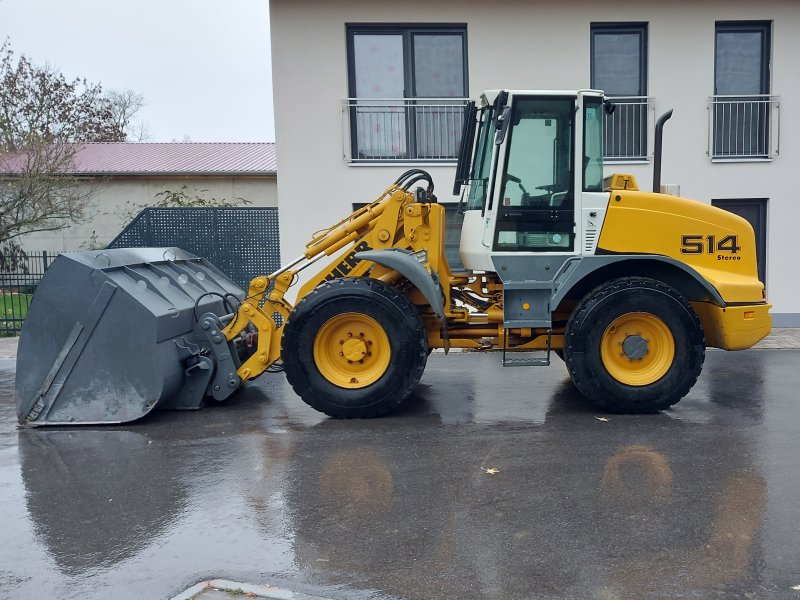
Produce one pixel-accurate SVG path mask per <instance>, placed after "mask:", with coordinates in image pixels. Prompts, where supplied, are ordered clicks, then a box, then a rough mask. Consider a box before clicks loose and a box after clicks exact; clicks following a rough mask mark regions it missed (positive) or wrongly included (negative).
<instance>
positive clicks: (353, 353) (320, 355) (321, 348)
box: [314, 313, 392, 389]
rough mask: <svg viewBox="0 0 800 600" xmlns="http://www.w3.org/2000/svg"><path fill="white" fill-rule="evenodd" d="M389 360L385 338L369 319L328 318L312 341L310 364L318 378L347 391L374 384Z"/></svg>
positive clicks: (350, 316) (345, 315)
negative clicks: (312, 348)
mask: <svg viewBox="0 0 800 600" xmlns="http://www.w3.org/2000/svg"><path fill="white" fill-rule="evenodd" d="M391 358H392V349H391V346H390V345H389V336H387V335H386V331H384V329H383V327H381V325H380V324H379V323H378V322H377V321H376V320H375V319H373V318H372V317H369V316H367V315H364V314H361V313H342V314H339V315H336V316H335V317H331V318H330V319H328V320H327V321H326V322H325V324H324V325H323V326H322V327H321V328H320V330H319V332H318V333H317V337H316V338H315V339H314V362H315V363H316V365H317V369H319V372H320V373H321V374H322V376H323V377H324V378H325V379H327V380H328V381H330V382H331V383H332V384H334V385H338V386H339V387H343V388H348V389H359V388H363V387H367V386H368V385H371V384H373V383H375V382H376V381H378V379H380V378H381V377H382V376H383V374H384V373H385V372H386V369H387V368H388V367H389V361H390V360H391Z"/></svg>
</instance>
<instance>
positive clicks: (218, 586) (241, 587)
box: [170, 579, 332, 600]
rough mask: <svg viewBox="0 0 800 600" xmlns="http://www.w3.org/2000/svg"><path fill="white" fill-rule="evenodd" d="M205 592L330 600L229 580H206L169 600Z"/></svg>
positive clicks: (284, 599) (190, 598) (186, 599)
mask: <svg viewBox="0 0 800 600" xmlns="http://www.w3.org/2000/svg"><path fill="white" fill-rule="evenodd" d="M206 591H215V592H227V593H230V594H236V595H237V596H244V597H249V598H270V599H272V600H332V599H331V598H323V597H322V596H310V595H309V594H303V593H301V592H292V591H290V590H284V589H281V588H277V587H273V586H271V585H268V584H261V585H256V584H253V583H244V582H241V581H232V580H230V579H208V580H206V581H201V582H200V583H197V584H195V585H193V586H192V587H190V588H188V589H186V590H184V591H183V592H181V593H180V594H178V595H177V596H173V597H172V598H170V600H193V599H194V598H198V597H199V596H200V595H201V594H203V593H204V592H206Z"/></svg>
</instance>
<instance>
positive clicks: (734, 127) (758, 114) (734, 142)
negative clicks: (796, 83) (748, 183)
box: [708, 94, 780, 159]
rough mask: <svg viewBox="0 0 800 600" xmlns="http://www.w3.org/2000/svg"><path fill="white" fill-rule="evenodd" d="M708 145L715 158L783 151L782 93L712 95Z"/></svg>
mask: <svg viewBox="0 0 800 600" xmlns="http://www.w3.org/2000/svg"><path fill="white" fill-rule="evenodd" d="M708 109H709V119H708V145H709V155H710V156H711V158H712V159H767V158H772V157H773V156H777V154H778V152H779V151H780V96H775V95H770V94H759V95H750V96H711V97H710V98H709V99H708Z"/></svg>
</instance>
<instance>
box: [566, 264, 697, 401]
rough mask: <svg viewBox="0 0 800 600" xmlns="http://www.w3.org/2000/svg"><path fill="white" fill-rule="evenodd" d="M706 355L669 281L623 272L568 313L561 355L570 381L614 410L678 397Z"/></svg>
mask: <svg viewBox="0 0 800 600" xmlns="http://www.w3.org/2000/svg"><path fill="white" fill-rule="evenodd" d="M704 359H705V343H704V339H703V330H702V326H701V324H700V320H699V318H698V317H697V314H696V313H695V312H694V309H692V307H691V306H690V305H689V303H688V301H687V300H686V298H685V297H684V296H683V295H682V294H681V293H680V292H678V291H677V290H676V289H674V288H672V287H670V286H668V285H665V284H663V283H661V282H659V281H656V280H653V279H647V278H643V277H626V278H622V279H617V280H614V281H611V282H609V283H607V284H605V285H603V286H601V287H599V288H597V289H595V290H594V291H592V292H590V293H589V295H588V296H587V297H586V298H584V300H583V301H582V302H581V303H580V304H579V305H578V307H577V308H576V309H575V311H574V312H573V313H572V315H571V316H570V319H569V322H568V323H567V330H566V336H565V342H564V362H566V364H567V368H568V370H569V373H570V377H571V378H572V381H573V383H574V384H575V386H576V387H577V388H578V390H580V392H581V393H582V394H583V395H584V396H586V397H587V398H588V399H589V400H591V401H592V402H594V403H595V404H597V405H598V406H600V407H602V408H604V409H606V410H608V411H610V412H616V413H653V412H657V411H659V410H663V409H665V408H668V407H670V406H672V405H673V404H675V403H677V402H678V401H680V399H681V398H683V397H684V396H685V395H686V394H687V393H688V392H689V390H690V389H691V388H692V386H693V385H694V384H695V382H696V381H697V378H698V376H699V375H700V371H701V369H702V367H703V361H704Z"/></svg>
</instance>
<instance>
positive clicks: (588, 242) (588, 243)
mask: <svg viewBox="0 0 800 600" xmlns="http://www.w3.org/2000/svg"><path fill="white" fill-rule="evenodd" d="M596 242H597V229H587V230H586V233H585V235H584V238H583V252H584V254H591V253H592V252H594V245H595V243H596Z"/></svg>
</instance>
